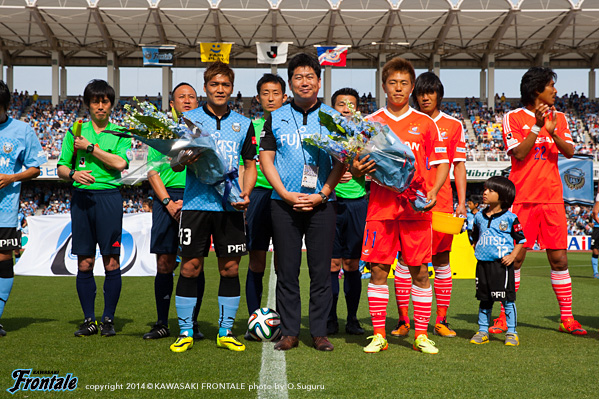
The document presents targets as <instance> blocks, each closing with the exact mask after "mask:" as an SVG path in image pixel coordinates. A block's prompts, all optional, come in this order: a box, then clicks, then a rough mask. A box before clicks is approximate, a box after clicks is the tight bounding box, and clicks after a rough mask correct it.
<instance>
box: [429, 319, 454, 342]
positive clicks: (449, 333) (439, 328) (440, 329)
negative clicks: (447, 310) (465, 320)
mask: <svg viewBox="0 0 599 399" xmlns="http://www.w3.org/2000/svg"><path fill="white" fill-rule="evenodd" d="M433 334H435V335H439V336H441V337H448V338H453V337H455V336H456V333H455V331H454V330H452V329H451V328H450V327H449V323H448V322H447V319H443V320H441V322H440V323H437V324H435V329H434V330H433Z"/></svg>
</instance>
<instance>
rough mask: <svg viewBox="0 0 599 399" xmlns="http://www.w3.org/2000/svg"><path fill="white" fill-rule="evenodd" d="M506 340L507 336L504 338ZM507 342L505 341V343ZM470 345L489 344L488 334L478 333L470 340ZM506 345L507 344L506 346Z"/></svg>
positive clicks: (484, 332)
mask: <svg viewBox="0 0 599 399" xmlns="http://www.w3.org/2000/svg"><path fill="white" fill-rule="evenodd" d="M506 340H507V336H506ZM506 342H507V341H506ZM470 343H471V344H476V345H482V344H488V343H489V333H488V332H486V331H479V332H477V333H476V334H474V335H473V336H472V338H470ZM506 345H507V344H506Z"/></svg>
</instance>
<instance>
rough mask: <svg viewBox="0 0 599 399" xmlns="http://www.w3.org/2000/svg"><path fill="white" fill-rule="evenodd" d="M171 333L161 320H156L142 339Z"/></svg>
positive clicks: (160, 336) (164, 336) (158, 337)
mask: <svg viewBox="0 0 599 399" xmlns="http://www.w3.org/2000/svg"><path fill="white" fill-rule="evenodd" d="M169 335H171V332H170V331H169V329H168V327H167V326H165V325H164V324H162V322H161V321H158V322H157V323H156V324H154V325H153V326H152V329H151V330H150V332H149V333H146V334H144V339H160V338H166V337H168V336H169Z"/></svg>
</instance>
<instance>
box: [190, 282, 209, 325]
mask: <svg viewBox="0 0 599 399" xmlns="http://www.w3.org/2000/svg"><path fill="white" fill-rule="evenodd" d="M196 283H197V289H196V305H195V307H194V308H193V321H197V320H198V315H199V314H200V308H201V307H202V299H203V298H204V290H205V289H206V277H205V276H204V270H202V271H201V272H200V274H199V275H198V278H197V280H196Z"/></svg>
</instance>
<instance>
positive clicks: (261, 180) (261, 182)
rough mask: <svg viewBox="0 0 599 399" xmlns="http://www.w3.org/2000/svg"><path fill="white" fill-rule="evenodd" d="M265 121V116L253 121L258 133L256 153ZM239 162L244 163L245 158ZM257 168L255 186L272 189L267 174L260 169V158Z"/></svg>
mask: <svg viewBox="0 0 599 399" xmlns="http://www.w3.org/2000/svg"><path fill="white" fill-rule="evenodd" d="M264 122H266V120H265V119H264V117H262V118H260V119H256V120H253V121H252V123H253V124H254V132H255V135H256V153H257V152H258V149H259V148H260V134H261V133H262V127H263V126H264ZM239 164H240V165H243V159H241V160H240V161H239ZM256 169H257V170H258V177H257V178H256V186H255V187H263V188H267V189H269V190H272V186H271V185H270V183H269V182H268V180H266V176H264V173H262V171H261V170H260V162H259V161H258V160H256Z"/></svg>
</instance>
